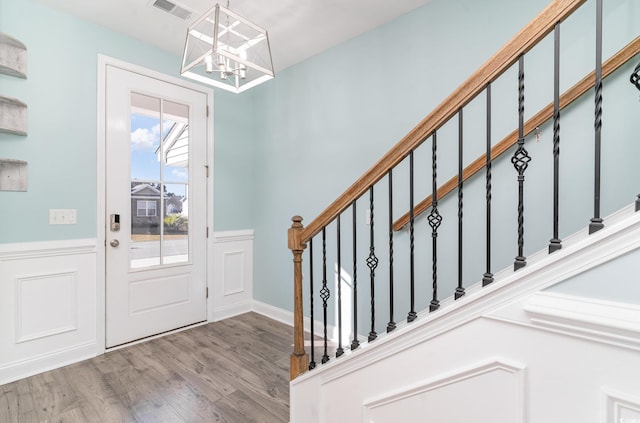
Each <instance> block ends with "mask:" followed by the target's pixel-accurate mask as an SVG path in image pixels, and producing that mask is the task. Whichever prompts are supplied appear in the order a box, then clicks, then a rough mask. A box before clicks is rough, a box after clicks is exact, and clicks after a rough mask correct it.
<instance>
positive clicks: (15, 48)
mask: <svg viewBox="0 0 640 423" xmlns="http://www.w3.org/2000/svg"><path fill="white" fill-rule="evenodd" d="M0 73H3V74H5V75H10V76H15V77H18V78H23V79H27V47H26V46H25V45H24V44H22V43H21V42H20V41H18V40H16V39H15V38H12V37H10V36H8V35H7V34H3V33H1V32H0Z"/></svg>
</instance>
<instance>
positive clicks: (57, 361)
mask: <svg viewBox="0 0 640 423" xmlns="http://www.w3.org/2000/svg"><path fill="white" fill-rule="evenodd" d="M96 351H97V344H96V342H95V341H91V342H86V343H84V344H79V345H73V346H70V347H67V348H62V349H60V350H57V351H52V352H49V353H46V354H41V355H39V356H35V357H29V358H27V359H24V360H18V361H14V362H11V363H6V364H3V365H2V366H0V385H3V384H5V383H9V382H14V381H16V380H19V379H23V378H25V377H29V376H33V375H36V374H38V373H42V372H46V371H48V370H53V369H57V368H59V367H62V366H66V365H69V364H73V363H77V362H78V361H82V360H86V359H88V358H92V357H95V356H96Z"/></svg>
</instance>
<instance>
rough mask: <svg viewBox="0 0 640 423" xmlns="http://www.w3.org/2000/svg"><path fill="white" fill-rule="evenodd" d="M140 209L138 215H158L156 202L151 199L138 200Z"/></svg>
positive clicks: (137, 206)
mask: <svg viewBox="0 0 640 423" xmlns="http://www.w3.org/2000/svg"><path fill="white" fill-rule="evenodd" d="M136 208H137V210H138V213H137V215H138V217H144V216H157V214H156V202H155V201H149V200H138V202H137V204H136Z"/></svg>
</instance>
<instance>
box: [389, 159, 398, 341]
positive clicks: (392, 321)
mask: <svg viewBox="0 0 640 423" xmlns="http://www.w3.org/2000/svg"><path fill="white" fill-rule="evenodd" d="M387 174H388V175H389V323H387V332H391V331H392V330H394V329H395V328H396V322H395V321H394V320H393V172H392V170H391V169H389V172H387Z"/></svg>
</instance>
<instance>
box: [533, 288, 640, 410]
mask: <svg viewBox="0 0 640 423" xmlns="http://www.w3.org/2000/svg"><path fill="white" fill-rule="evenodd" d="M524 310H525V311H526V312H527V314H528V315H529V317H530V320H531V322H532V323H534V324H535V325H539V326H542V327H544V328H548V329H552V330H556V331H561V332H564V333H567V334H571V335H575V336H580V337H584V338H588V339H591V340H594V341H599V342H605V343H610V344H613V345H623V346H626V347H630V348H635V349H640V306H638V305H634V304H625V303H619V302H611V301H604V300H599V299H594V298H585V297H576V296H572V295H566V294H558V293H553V292H538V293H536V294H534V295H533V296H532V297H531V298H530V299H529V300H528V301H527V302H526V303H525V305H524ZM638 423H640V422H638Z"/></svg>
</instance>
